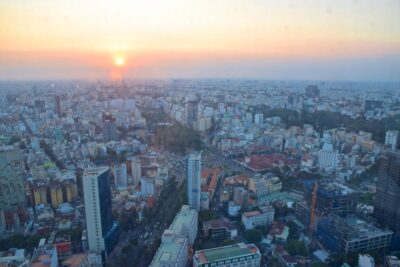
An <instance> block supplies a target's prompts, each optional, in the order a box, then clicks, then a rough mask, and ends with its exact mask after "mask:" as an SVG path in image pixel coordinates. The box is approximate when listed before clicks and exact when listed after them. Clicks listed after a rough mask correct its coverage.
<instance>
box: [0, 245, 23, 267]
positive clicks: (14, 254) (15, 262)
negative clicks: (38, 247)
mask: <svg viewBox="0 0 400 267" xmlns="http://www.w3.org/2000/svg"><path fill="white" fill-rule="evenodd" d="M0 266H5V267H7V266H21V267H28V266H29V260H28V259H27V255H26V252H25V249H15V248H12V249H9V250H7V251H0Z"/></svg>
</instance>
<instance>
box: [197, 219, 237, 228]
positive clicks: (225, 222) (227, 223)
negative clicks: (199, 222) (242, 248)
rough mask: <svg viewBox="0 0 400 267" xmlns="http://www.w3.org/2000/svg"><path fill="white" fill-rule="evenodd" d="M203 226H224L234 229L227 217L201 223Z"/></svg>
mask: <svg viewBox="0 0 400 267" xmlns="http://www.w3.org/2000/svg"><path fill="white" fill-rule="evenodd" d="M203 224H204V227H205V228H226V229H228V230H233V229H236V227H235V226H234V225H233V223H232V222H231V221H229V220H227V219H217V220H211V221H206V222H204V223H203Z"/></svg>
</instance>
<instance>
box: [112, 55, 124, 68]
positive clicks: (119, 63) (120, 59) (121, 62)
mask: <svg viewBox="0 0 400 267" xmlns="http://www.w3.org/2000/svg"><path fill="white" fill-rule="evenodd" d="M114 63H115V65H117V66H118V67H121V66H123V65H125V58H123V57H121V56H118V57H116V58H114Z"/></svg>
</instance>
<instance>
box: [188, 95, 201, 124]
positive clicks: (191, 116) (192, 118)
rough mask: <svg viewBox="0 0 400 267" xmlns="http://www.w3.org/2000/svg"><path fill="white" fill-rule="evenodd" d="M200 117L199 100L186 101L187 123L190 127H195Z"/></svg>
mask: <svg viewBox="0 0 400 267" xmlns="http://www.w3.org/2000/svg"><path fill="white" fill-rule="evenodd" d="M198 117H199V103H198V102H197V101H188V102H187V103H186V123H187V125H188V126H190V127H192V128H193V127H195V126H196V122H197V120H198Z"/></svg>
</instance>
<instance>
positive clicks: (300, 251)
mask: <svg viewBox="0 0 400 267" xmlns="http://www.w3.org/2000/svg"><path fill="white" fill-rule="evenodd" d="M285 249H286V251H287V252H288V253H289V254H290V255H292V256H296V255H300V256H305V257H306V256H308V250H307V247H306V246H305V245H304V242H302V241H298V240H294V239H292V240H289V241H288V242H287V243H286V245H285Z"/></svg>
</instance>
